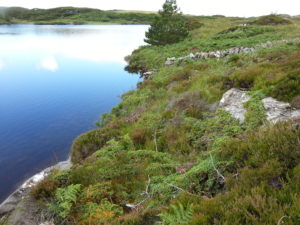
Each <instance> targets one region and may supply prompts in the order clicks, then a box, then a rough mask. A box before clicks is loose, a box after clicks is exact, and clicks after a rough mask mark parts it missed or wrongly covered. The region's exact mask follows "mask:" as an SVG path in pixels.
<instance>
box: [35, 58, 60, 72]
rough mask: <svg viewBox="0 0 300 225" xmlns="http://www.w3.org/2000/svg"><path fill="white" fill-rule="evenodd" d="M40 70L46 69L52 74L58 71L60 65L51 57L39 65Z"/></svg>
mask: <svg viewBox="0 0 300 225" xmlns="http://www.w3.org/2000/svg"><path fill="white" fill-rule="evenodd" d="M37 68H38V69H41V68H42V69H45V70H49V71H51V72H55V71H57V70H58V63H57V60H56V58H55V57H53V56H51V57H48V58H45V59H42V61H41V63H40V64H38V65H37Z"/></svg>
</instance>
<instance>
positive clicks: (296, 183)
mask: <svg viewBox="0 0 300 225" xmlns="http://www.w3.org/2000/svg"><path fill="white" fill-rule="evenodd" d="M197 20H198V22H199V23H201V24H203V25H202V26H201V27H200V28H198V29H195V30H192V31H191V32H190V36H189V37H188V38H187V39H186V40H184V41H182V42H179V43H177V44H172V45H166V46H160V47H156V46H144V47H141V48H140V49H138V50H136V51H134V52H133V54H132V55H131V56H129V57H128V60H129V62H130V64H129V67H130V68H131V70H134V71H137V72H139V71H153V72H154V73H153V75H152V76H151V77H150V78H149V79H147V80H144V81H143V82H141V83H139V85H138V88H137V89H136V90H135V91H130V92H128V93H125V94H124V95H123V96H122V102H121V103H120V104H119V105H118V106H116V107H114V108H113V109H112V111H111V113H109V114H105V115H104V116H103V118H102V120H101V122H99V126H100V127H99V129H97V130H94V131H90V132H88V133H86V134H83V135H81V136H80V137H78V138H77V139H76V140H75V141H74V144H73V150H72V160H73V161H74V162H75V165H74V166H73V167H72V169H71V170H69V171H64V172H60V173H55V172H54V173H53V174H52V175H51V176H50V177H48V178H47V180H46V181H43V182H44V183H41V184H40V185H39V186H37V187H36V188H35V189H34V191H33V193H32V194H33V195H34V196H35V197H36V198H38V199H40V200H41V202H42V203H41V204H46V205H47V204H49V202H50V209H51V210H52V211H53V212H55V213H56V217H55V220H56V222H57V224H82V225H83V224H89V225H91V224H111V225H113V224H128V225H141V224H149V225H150V224H164V225H177V224H195V225H199V224H201V225H202V224H203V225H211V224H220V225H221V224H222V225H223V224H228V225H229V224H230V225H235V224H236V225H240V224H262V225H268V224H270V225H271V224H272V225H273V224H283V222H284V224H290V225H292V224H300V217H299V211H300V200H299V195H300V152H299V149H300V142H299V137H300V126H299V123H298V122H299V121H298V122H297V121H293V122H281V123H278V124H276V125H271V124H267V123H265V118H264V113H263V109H262V106H261V104H260V103H259V100H260V99H261V98H262V97H263V96H272V97H275V98H277V99H280V100H285V101H289V102H294V103H293V104H297V102H298V104H299V96H300V89H299V84H300V83H299V82H300V45H299V43H297V42H292V43H288V42H286V43H285V42H282V43H281V44H279V45H276V46H273V47H272V48H262V49H259V50H257V51H255V52H251V53H248V54H236V55H231V56H228V57H225V58H221V59H219V60H217V59H205V60H197V61H194V60H189V61H185V62H184V63H178V64H176V65H173V66H165V65H164V62H165V60H166V58H167V57H172V56H182V55H186V54H188V53H190V52H196V51H210V50H217V49H225V48H228V47H234V46H246V47H251V46H254V45H256V44H258V43H263V42H266V41H273V40H281V39H292V38H295V37H300V31H299V29H297V27H298V26H299V23H300V21H299V20H297V19H294V18H289V21H290V23H288V24H287V23H285V24H279V25H274V24H273V23H271V24H263V25H259V24H253V25H248V26H240V24H251V22H253V21H256V20H260V19H257V18H253V19H241V18H226V17H219V16H215V17H198V18H197ZM231 87H238V88H243V89H247V90H248V91H249V93H250V94H251V95H252V96H253V98H252V99H251V100H250V101H249V102H247V103H246V104H245V107H246V108H247V109H248V112H247V114H246V120H245V123H244V124H240V123H239V121H237V120H236V119H234V118H232V117H231V116H230V114H229V113H227V112H225V111H222V110H220V109H217V108H216V104H215V103H217V102H218V101H219V100H220V98H221V96H222V94H223V93H224V92H226V91H227V90H228V89H229V88H231ZM262 124H263V126H262ZM48 184H51V185H48ZM48 187H51V188H48Z"/></svg>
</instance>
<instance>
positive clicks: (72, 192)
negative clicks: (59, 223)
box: [49, 184, 81, 218]
mask: <svg viewBox="0 0 300 225" xmlns="http://www.w3.org/2000/svg"><path fill="white" fill-rule="evenodd" d="M80 189H81V185H80V184H76V185H73V184H71V185H69V186H68V187H66V188H58V189H57V190H56V193H55V202H54V203H52V204H49V208H50V210H51V211H54V212H55V213H57V214H58V215H59V216H60V217H62V218H66V217H68V216H69V214H70V213H71V210H72V207H73V205H74V204H75V203H76V200H77V197H78V195H79V192H80Z"/></svg>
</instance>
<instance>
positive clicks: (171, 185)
mask: <svg viewBox="0 0 300 225" xmlns="http://www.w3.org/2000/svg"><path fill="white" fill-rule="evenodd" d="M165 184H166V185H168V186H170V187H173V188H175V189H176V190H178V191H182V192H185V193H187V194H189V195H193V196H197V197H200V196H199V195H196V194H193V193H191V192H189V191H186V190H184V189H182V188H180V187H177V186H175V185H173V184H169V183H166V182H165Z"/></svg>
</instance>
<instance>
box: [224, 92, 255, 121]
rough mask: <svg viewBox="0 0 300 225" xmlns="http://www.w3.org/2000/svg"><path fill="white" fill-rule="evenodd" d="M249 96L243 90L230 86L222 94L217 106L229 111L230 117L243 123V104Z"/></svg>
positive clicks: (244, 111) (244, 110)
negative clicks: (230, 87)
mask: <svg viewBox="0 0 300 225" xmlns="http://www.w3.org/2000/svg"><path fill="white" fill-rule="evenodd" d="M250 98H251V96H250V95H248V94H246V93H245V92H244V91H241V90H238V89H236V88H232V89H230V90H229V91H227V92H226V93H225V94H224V95H223V97H222V99H221V101H220V105H219V107H220V108H221V109H223V110H225V111H227V112H229V113H230V114H231V116H232V117H234V118H236V119H238V120H240V122H241V123H243V122H244V120H245V113H246V112H247V110H246V109H245V108H244V106H243V104H244V103H245V102H247V101H249V100H250Z"/></svg>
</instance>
